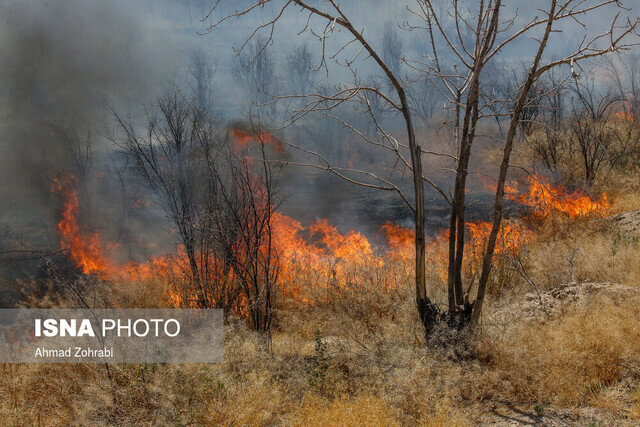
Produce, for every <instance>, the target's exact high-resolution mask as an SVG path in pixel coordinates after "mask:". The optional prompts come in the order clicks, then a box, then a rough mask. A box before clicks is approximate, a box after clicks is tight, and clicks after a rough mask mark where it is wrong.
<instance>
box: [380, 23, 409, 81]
mask: <svg viewBox="0 0 640 427" xmlns="http://www.w3.org/2000/svg"><path fill="white" fill-rule="evenodd" d="M394 27H395V25H394V24H393V23H391V22H387V23H386V24H385V26H384V31H383V32H382V59H383V60H384V62H385V63H386V64H388V65H389V69H390V70H391V72H392V73H393V74H394V75H395V76H398V77H400V73H401V67H402V58H404V56H405V55H404V45H403V43H402V39H401V38H400V36H399V35H398V31H397V29H396V28H394Z"/></svg>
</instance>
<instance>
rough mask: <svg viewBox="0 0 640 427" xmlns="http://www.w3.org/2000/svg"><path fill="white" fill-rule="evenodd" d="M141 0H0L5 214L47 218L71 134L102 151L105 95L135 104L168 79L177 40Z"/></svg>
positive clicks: (18, 220) (0, 177) (0, 162)
mask: <svg viewBox="0 0 640 427" xmlns="http://www.w3.org/2000/svg"><path fill="white" fill-rule="evenodd" d="M144 4H145V3H143V2H141V1H137V2H130V1H125V0H116V1H109V2H97V1H81V0H59V1H55V2H49V1H29V2H24V1H20V0H14V1H11V0H10V1H4V2H2V3H0V41H1V42H0V43H1V47H0V114H1V115H2V120H1V121H0V200H3V201H4V203H2V206H0V221H10V222H11V225H12V226H16V227H17V226H25V225H29V224H33V223H34V222H35V223H37V224H40V225H41V224H42V223H45V224H50V223H51V221H52V220H53V215H51V214H52V209H51V207H52V206H51V202H52V199H51V196H50V194H49V182H50V179H51V177H52V176H53V175H54V174H55V173H56V172H57V171H60V170H70V169H71V170H72V169H73V167H74V161H73V160H74V159H73V151H72V150H69V149H68V148H69V147H68V146H67V144H65V136H66V137H67V139H69V137H70V136H72V135H73V133H74V132H76V134H77V136H78V138H79V140H80V141H84V140H86V138H87V137H89V135H90V137H91V140H92V141H93V150H94V151H95V152H96V154H98V153H100V152H101V151H104V150H103V149H104V146H105V140H104V138H101V136H100V135H101V129H104V127H105V126H106V123H107V122H108V119H109V118H110V114H109V111H108V109H107V108H106V103H105V100H108V101H109V103H113V104H115V105H118V106H120V107H123V106H124V107H125V108H128V107H129V106H133V105H139V104H141V103H143V102H145V101H146V100H147V99H148V98H149V97H150V96H152V95H153V94H154V93H155V92H156V91H157V87H158V86H162V84H163V83H164V82H166V81H167V80H169V79H171V72H172V70H175V69H176V67H177V66H178V63H179V54H178V51H179V50H178V49H177V48H178V41H177V40H176V38H175V37H173V38H171V39H170V38H168V37H167V36H165V34H166V33H167V31H163V30H165V29H166V27H167V26H168V25H169V24H168V22H165V21H162V18H161V17H159V16H157V15H156V16H154V15H151V13H150V11H149V10H147V9H145V7H144ZM76 154H77V153H76ZM93 169H94V170H93V173H95V174H98V173H99V167H97V166H96V165H94V167H93ZM40 228H46V227H41V226H40Z"/></svg>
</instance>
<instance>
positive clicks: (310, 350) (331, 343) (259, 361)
mask: <svg viewBox="0 0 640 427" xmlns="http://www.w3.org/2000/svg"><path fill="white" fill-rule="evenodd" d="M71 194H72V195H73V193H71ZM569 194H571V193H569ZM512 196H514V197H515V196H516V194H515V193H512ZM577 197H578V196H575V197H574V198H569V200H578V199H579V198H577ZM580 197H583V195H581V196H580ZM70 200H71V201H72V202H73V201H74V198H73V197H71V198H70ZM75 200H77V197H76V198H75ZM600 200H602V199H600ZM616 203H620V201H619V200H616ZM65 206H74V204H73V203H70V204H64V203H63V207H65ZM550 206H553V204H550ZM63 210H64V209H63ZM68 212H70V213H72V214H73V215H67V216H65V215H61V218H62V220H63V221H64V224H65V227H62V230H63V231H64V230H71V231H72V233H70V234H69V233H63V232H61V234H60V238H61V245H62V246H63V248H65V250H67V251H69V254H70V259H72V260H73V261H74V262H76V258H74V256H73V254H72V248H73V247H74V246H73V245H72V243H73V242H74V241H75V238H73V237H72V235H74V233H75V235H77V236H80V237H82V238H86V237H89V241H90V242H95V241H96V240H95V239H94V237H92V236H95V234H93V233H88V232H86V231H84V230H83V228H82V227H81V226H79V225H77V223H76V225H73V221H72V219H73V218H74V215H76V216H75V218H77V214H78V211H77V209H76V208H73V209H69V210H68ZM603 212H604V209H602V210H594V211H591V213H589V214H588V215H590V216H594V215H602V213H603ZM563 216H564V217H566V219H565V220H562V221H559V220H558V218H560V217H563ZM580 216H581V215H576V216H575V218H574V217H573V216H572V215H571V214H570V213H569V212H567V211H566V210H563V209H558V210H553V212H552V215H548V216H547V217H546V218H543V219H540V218H538V219H536V221H526V220H524V221H523V220H520V219H511V220H509V221H506V222H505V223H504V225H503V229H502V231H501V233H500V238H499V244H498V251H497V254H496V268H495V270H494V274H495V276H494V277H493V278H492V280H493V281H494V282H493V283H494V285H493V286H494V289H495V290H497V289H502V290H501V291H500V292H494V293H493V297H492V298H491V299H490V301H489V302H488V303H489V306H488V307H487V312H492V311H494V310H495V309H496V307H498V306H509V307H510V306H513V307H517V304H518V303H519V301H520V300H521V296H522V294H523V293H524V292H530V291H532V288H531V285H530V284H529V283H528V282H527V281H525V280H524V279H523V277H522V276H521V275H519V274H516V273H515V272H514V271H513V264H512V263H511V262H510V261H509V258H508V256H509V257H511V258H512V259H513V258H514V257H517V258H518V259H519V260H520V262H521V264H520V265H521V266H522V268H523V269H524V272H525V273H526V275H527V277H528V278H529V280H530V281H532V282H533V283H534V284H535V285H536V286H538V287H539V288H550V287H554V286H557V285H558V284H560V283H563V282H567V281H569V280H570V279H571V278H572V276H573V278H574V279H575V280H585V279H591V280H601V281H605V280H616V281H621V282H625V283H628V284H633V283H638V282H637V280H639V279H640V268H638V267H637V264H636V263H634V262H633V260H634V254H635V255H636V256H637V253H638V250H640V247H639V246H638V242H637V240H635V241H634V240H633V239H626V240H625V239H622V238H618V237H616V236H612V235H611V234H607V233H604V232H599V231H593V227H591V226H590V223H589V222H587V221H585V220H579V221H577V220H576V219H577V218H579V217H580ZM70 220H71V221H70ZM275 223H276V229H277V233H276V234H277V242H278V243H277V244H279V245H281V246H280V248H281V249H282V256H283V261H284V271H283V273H282V275H281V276H280V280H281V287H282V291H283V292H282V293H281V297H280V298H279V299H278V303H277V306H276V316H275V323H274V325H273V331H272V334H273V350H272V352H271V353H270V354H267V353H265V352H264V350H263V347H262V346H261V344H260V339H259V337H258V336H257V335H256V334H255V333H254V332H252V331H250V330H249V329H248V328H247V326H246V324H245V322H244V321H242V320H241V319H239V318H237V317H235V316H233V315H230V316H229V317H228V319H227V322H226V326H225V328H226V337H225V363H223V364H220V365H204V366H199V365H194V366H180V365H111V367H110V376H111V378H109V376H108V375H107V372H106V371H105V368H104V366H99V365H96V366H84V365H77V366H74V365H72V366H63V365H60V366H36V365H33V366H19V365H4V366H3V375H2V378H1V379H0V393H1V394H2V396H3V397H4V398H3V399H2V400H1V401H0V414H2V416H3V417H4V419H5V420H6V422H8V423H42V424H52V423H58V424H65V423H154V424H167V423H168V424H212V423H216V424H281V423H282V424H293V425H316V424H327V423H331V422H336V423H339V422H343V421H344V420H350V421H352V422H353V423H354V424H371V425H374V424H375V425H378V424H389V425H395V424H434V425H449V424H454V425H460V424H473V423H479V422H484V423H495V422H504V418H500V417H499V416H498V415H496V414H497V413H499V412H500V410H502V409H504V408H506V407H511V408H514V409H513V416H515V417H520V418H518V419H520V420H521V421H523V422H526V421H527V420H529V421H530V420H531V419H532V418H535V417H538V414H537V412H539V411H542V412H543V413H544V414H543V415H542V420H543V421H544V420H545V419H547V418H546V417H552V416H553V415H554V414H563V415H562V416H563V417H564V418H563V419H565V420H566V419H567V418H566V417H568V419H569V420H572V421H574V422H581V423H588V422H590V421H604V422H607V421H612V420H616V421H619V420H620V419H621V418H627V419H628V420H630V421H633V420H636V419H637V416H638V414H639V413H640V411H638V410H637V408H638V407H640V401H639V400H638V393H637V391H636V385H637V384H638V381H639V380H640V370H638V368H637V361H638V360H640V345H638V343H639V342H640V336H638V334H639V333H638V330H637V327H635V325H637V324H638V321H640V310H639V309H638V307H639V306H640V300H638V298H637V297H634V296H633V295H629V296H628V298H626V299H624V300H614V299H610V298H601V297H594V298H593V299H592V300H590V301H589V302H588V303H585V304H582V305H580V306H577V307H573V308H571V309H570V310H569V311H568V312H567V313H566V314H564V315H562V316H561V317H558V318H555V319H550V320H544V321H530V320H527V319H523V318H514V319H512V320H511V321H510V322H509V328H506V329H505V328H503V327H500V325H497V324H494V323H492V321H491V318H490V317H489V318H488V319H487V321H486V323H485V324H484V325H483V327H482V329H481V331H480V332H479V335H477V336H475V337H472V338H470V340H469V341H468V342H466V343H465V345H462V346H460V347H456V346H454V347H450V348H426V347H425V346H424V343H423V337H422V333H421V327H420V324H419V322H418V321H417V319H416V316H415V308H414V306H413V296H412V285H411V284H412V283H413V279H412V260H413V247H412V246H413V232H412V231H411V230H408V229H404V228H401V227H398V226H395V225H393V224H386V225H385V226H383V227H382V230H381V233H382V235H383V236H384V238H385V239H386V242H387V246H386V247H383V248H377V247H375V245H373V244H371V242H370V241H369V240H368V239H367V238H366V237H365V236H364V235H362V234H360V233H358V232H355V231H351V232H349V231H347V232H341V231H340V230H338V229H337V228H336V227H335V226H333V225H331V224H330V223H329V222H327V221H319V222H318V223H316V224H312V225H310V226H308V227H305V226H303V225H302V224H300V223H299V222H297V221H295V220H294V219H292V218H289V217H286V216H284V215H282V214H277V215H276V217H275ZM66 225H69V227H67V226H66ZM488 230H489V224H488V223H484V222H474V223H470V224H468V225H467V231H468V233H469V239H468V242H469V245H470V246H469V250H468V251H467V253H468V254H469V256H468V259H467V260H466V261H465V262H466V263H467V265H468V271H470V272H471V276H470V277H467V280H469V279H472V277H473V276H472V273H473V271H474V270H473V268H477V265H478V264H477V263H478V256H479V255H481V253H482V249H483V245H484V241H485V240H486V235H487V233H488ZM446 245H447V238H446V233H445V232H443V233H441V234H440V235H438V236H436V237H435V238H434V239H432V241H431V242H430V243H429V248H428V249H429V250H428V254H427V256H428V257H429V261H430V262H429V263H428V264H429V266H430V271H429V277H428V280H429V292H430V295H433V296H434V297H435V298H436V300H440V301H444V300H445V293H444V291H445V290H444V283H443V278H442V269H443V268H444V266H445V265H446V264H445V263H444V262H445V259H446V258H445V257H444V256H445V254H446V252H445V249H446ZM76 247H79V248H80V249H82V250H84V249H88V248H91V247H93V246H91V245H88V246H87V245H86V244H80V245H79V246H76ZM98 247H102V248H103V250H102V251H93V250H90V251H85V253H89V254H91V255H95V254H103V255H104V254H108V251H106V250H104V247H105V246H103V244H102V243H101V244H100V245H99V246H98ZM575 247H578V248H580V251H577V252H576V253H575V254H574V255H573V258H572V255H571V254H572V251H573V248H575ZM180 259H183V258H182V257H181V256H180V253H179V252H178V253H177V254H176V255H173V256H170V257H159V258H157V259H156V260H152V261H150V262H148V263H143V264H133V263H131V264H125V265H118V264H117V263H111V262H109V263H106V264H105V265H108V266H109V267H108V269H106V270H105V273H107V274H112V271H113V270H109V269H112V268H116V267H117V270H116V273H117V274H118V275H116V276H111V277H109V276H108V275H107V276H106V278H105V277H104V276H101V275H100V274H96V275H95V276H94V278H93V279H91V276H87V277H85V278H84V279H83V280H87V281H88V282H90V283H88V284H87V286H88V285H91V286H94V287H95V289H97V290H98V291H97V292H96V293H97V294H105V295H110V298H111V300H109V301H108V303H109V304H113V305H115V306H134V305H136V306H157V305H163V306H168V305H172V304H176V305H181V304H183V303H184V301H183V300H181V299H180V298H181V296H180V295H177V296H176V297H175V298H176V299H175V300H171V299H170V298H167V277H172V278H171V279H170V283H172V286H173V288H175V289H181V284H180V280H181V279H180V275H179V274H178V273H179V270H180V269H179V268H178V269H176V268H175V267H169V266H174V265H179V260H180ZM176 262H178V264H175V263H176ZM154 263H155V264H154ZM84 265H89V266H90V265H94V264H86V263H85V264H83V263H78V264H77V266H78V268H79V269H82V266H84ZM97 265H100V264H97ZM114 266H115V267H114ZM91 268H95V267H91ZM98 271H99V270H98ZM122 271H125V272H126V273H122ZM138 271H143V272H144V273H141V272H138ZM169 272H175V273H176V274H175V275H174V276H171V275H168V273H169ZM132 277H136V280H128V279H125V278H132ZM185 286H188V283H185ZM173 288H172V289H173ZM100 289H105V290H104V292H99V290H100ZM113 290H115V292H113ZM69 295H70V298H71V294H69ZM32 301H33V302H34V303H38V304H41V303H42V300H41V299H39V300H37V301H36V300H32ZM513 301H515V302H513ZM52 304H57V305H72V302H71V300H67V301H65V300H64V299H60V297H59V298H57V299H56V300H55V302H52ZM318 333H319V334H320V335H318ZM318 337H319V338H318ZM318 339H319V340H320V342H322V343H323V345H321V346H318ZM505 402H507V403H505ZM488 407H493V408H497V411H496V412H495V413H494V412H491V411H489V412H488V411H487V410H486V408H488ZM584 407H587V409H584V411H583V409H582V408H584ZM534 408H542V409H534ZM564 408H571V410H570V411H569V412H566V409H564ZM518 411H519V412H520V413H521V414H520V415H518ZM563 411H564V412H563ZM522 414H525V415H522Z"/></svg>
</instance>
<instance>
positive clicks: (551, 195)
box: [507, 176, 610, 218]
mask: <svg viewBox="0 0 640 427" xmlns="http://www.w3.org/2000/svg"><path fill="white" fill-rule="evenodd" d="M527 185H528V188H527V190H526V192H524V193H517V192H515V191H512V192H510V193H507V197H508V198H509V199H511V200H513V201H514V202H516V203H519V204H521V205H523V206H528V207H529V208H531V209H532V214H533V215H534V216H536V217H539V218H545V217H548V216H550V215H552V214H553V213H555V212H558V213H562V214H566V215H568V216H570V217H571V218H576V217H580V216H586V215H594V214H603V213H605V212H606V211H607V209H608V208H609V206H610V204H609V201H608V200H607V195H606V194H604V193H603V194H602V195H601V196H600V197H599V198H597V199H594V198H591V197H590V196H588V195H587V194H584V193H583V192H581V191H577V190H576V191H574V192H572V193H570V192H568V191H566V190H565V189H564V188H563V187H562V186H559V185H551V184H549V182H548V181H546V180H545V179H543V178H541V177H538V176H530V177H529V178H528V180H527Z"/></svg>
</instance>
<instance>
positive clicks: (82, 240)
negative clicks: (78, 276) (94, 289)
mask: <svg viewBox="0 0 640 427" xmlns="http://www.w3.org/2000/svg"><path fill="white" fill-rule="evenodd" d="M75 183H76V178H75V176H73V175H72V174H70V173H68V172H61V173H58V174H57V175H56V176H54V177H53V181H52V183H51V192H52V193H54V194H57V195H60V196H61V197H62V199H63V202H62V209H61V212H60V221H59V222H58V224H57V229H58V234H59V236H60V247H61V248H62V249H63V250H64V251H66V252H67V253H68V254H69V258H70V259H71V260H72V261H73V262H74V264H75V265H76V266H77V267H78V269H80V270H81V271H82V272H83V273H84V274H96V275H98V276H100V277H102V278H104V277H106V276H107V275H108V274H109V273H110V272H111V270H112V266H111V264H110V263H109V262H108V261H107V259H106V258H105V256H104V246H103V244H102V241H101V239H100V235H99V234H96V233H92V232H89V231H86V230H82V228H81V227H80V225H79V224H78V216H79V214H80V202H79V199H78V192H77V191H76V188H75Z"/></svg>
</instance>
